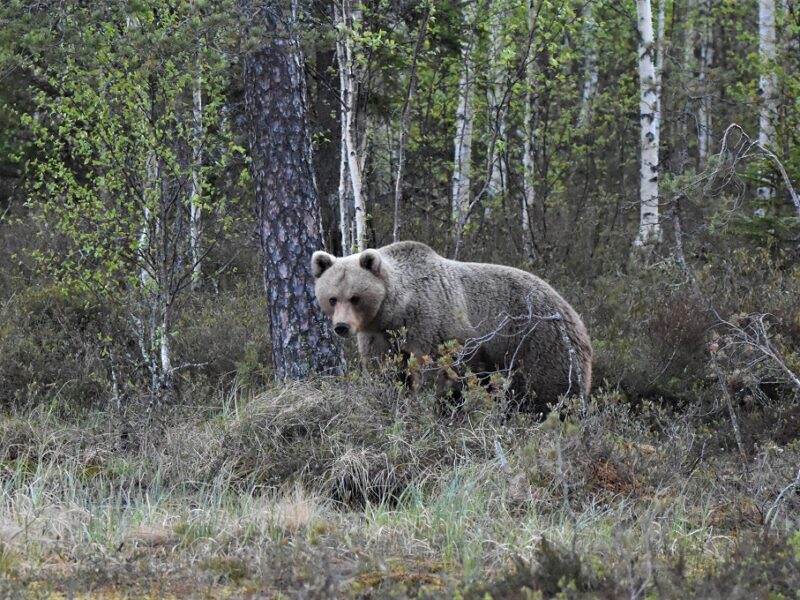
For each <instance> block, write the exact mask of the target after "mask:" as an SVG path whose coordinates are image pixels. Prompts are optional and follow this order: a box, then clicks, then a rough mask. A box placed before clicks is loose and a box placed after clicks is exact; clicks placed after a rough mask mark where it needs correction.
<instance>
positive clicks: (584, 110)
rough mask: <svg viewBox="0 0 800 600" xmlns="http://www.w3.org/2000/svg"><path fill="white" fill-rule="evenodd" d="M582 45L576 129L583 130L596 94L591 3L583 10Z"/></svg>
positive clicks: (595, 45)
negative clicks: (582, 54) (581, 75)
mask: <svg viewBox="0 0 800 600" xmlns="http://www.w3.org/2000/svg"><path fill="white" fill-rule="evenodd" d="M584 15H585V16H584V22H583V40H584V42H583V44H584V47H585V48H586V59H585V61H584V66H583V88H582V90H581V108H580V112H579V113H578V127H580V128H585V127H587V126H588V125H589V123H590V122H591V119H592V99H593V98H594V96H595V94H596V93H597V80H598V71H597V39H596V38H595V34H596V32H595V20H594V12H593V10H592V2H587V3H586V6H585V8H584Z"/></svg>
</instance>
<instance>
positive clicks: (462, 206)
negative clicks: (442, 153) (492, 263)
mask: <svg viewBox="0 0 800 600" xmlns="http://www.w3.org/2000/svg"><path fill="white" fill-rule="evenodd" d="M475 10H476V9H475V4H473V3H472V2H468V3H467V4H465V5H464V7H463V13H462V20H463V24H464V31H465V32H466V34H465V38H464V41H463V42H462V44H461V76H460V78H459V82H458V107H457V108H456V134H455V137H454V138H453V146H454V154H453V196H452V212H453V219H454V220H455V248H454V250H453V258H458V253H459V251H460V249H461V244H462V242H463V237H464V230H465V228H466V225H467V220H468V219H469V213H470V209H471V206H470V186H471V183H472V132H473V127H474V123H473V121H474V115H473V110H474V95H475V60H474V57H473V50H474V46H475V34H474V28H473V25H474V14H475Z"/></svg>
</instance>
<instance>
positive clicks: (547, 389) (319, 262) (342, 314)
mask: <svg viewBox="0 0 800 600" xmlns="http://www.w3.org/2000/svg"><path fill="white" fill-rule="evenodd" d="M312 269H313V273H314V278H315V279H316V293H317V299H318V300H319V302H320V305H321V306H322V309H323V310H324V311H325V313H326V314H327V315H328V316H329V317H330V318H331V319H332V320H333V325H334V329H335V331H336V332H337V333H338V334H339V335H342V336H348V335H350V334H357V336H358V349H359V352H360V353H361V356H362V358H363V359H364V360H365V362H369V361H370V359H374V358H380V357H382V356H384V355H385V354H386V353H388V352H389V350H390V335H391V334H389V333H387V332H397V331H400V330H401V329H403V328H405V330H406V334H405V336H404V339H403V341H402V347H401V348H399V350H400V351H402V352H406V353H408V354H415V355H418V356H421V355H425V354H429V355H434V354H435V352H436V348H437V346H438V345H439V344H442V343H444V342H447V341H450V340H457V341H458V342H459V343H460V344H463V346H464V350H463V351H462V355H463V358H464V360H465V362H466V364H467V365H469V367H470V368H471V369H472V370H473V372H476V373H481V372H484V373H486V372H491V371H498V370H499V371H504V372H506V373H508V374H511V375H512V376H513V380H512V381H513V386H512V387H513V388H514V389H515V391H516V392H517V396H518V397H520V398H521V399H522V401H523V404H522V407H523V408H526V409H532V408H536V409H537V410H538V409H539V408H543V406H544V405H545V404H549V403H552V402H554V401H555V400H557V398H558V396H559V395H561V394H565V393H570V394H585V393H586V392H588V390H589V387H590V386H591V379H592V346H591V342H590V341H589V334H588V333H587V331H586V327H584V325H583V322H582V321H581V318H580V317H579V316H578V314H577V313H576V312H575V310H574V309H573V308H572V307H571V306H570V305H569V304H568V303H567V302H566V300H564V299H563V298H562V297H561V296H560V295H559V294H558V292H556V291H555V290H554V289H553V288H552V287H550V286H549V285H548V284H547V283H545V282H544V281H542V280H541V279H539V278H538V277H535V276H534V275H531V274H530V273H526V272H525V271H521V270H519V269H514V268H512V267H505V266H501V265H493V264H483V263H465V262H457V261H453V260H448V259H446V258H444V257H442V256H439V255H438V254H437V253H436V252H434V251H433V250H432V249H430V248H429V247H428V246H426V245H425V244H421V243H419V242H399V243H396V244H391V245H389V246H384V247H383V248H379V249H377V250H365V251H364V252H361V253H360V254H355V255H353V256H348V257H345V258H336V257H334V256H332V255H330V254H327V253H325V252H315V253H314V256H313V258H312ZM532 400H533V402H531V401H532Z"/></svg>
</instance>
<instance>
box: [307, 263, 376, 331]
mask: <svg viewBox="0 0 800 600" xmlns="http://www.w3.org/2000/svg"><path fill="white" fill-rule="evenodd" d="M311 270H312V272H313V274H314V280H315V284H314V289H315V291H316V294H317V300H318V301H319V304H320V306H321V307H322V310H323V311H324V312H325V314H326V315H328V317H330V319H331V320H332V321H333V330H334V331H335V332H336V333H337V335H340V336H342V337H347V336H348V335H351V334H355V333H358V332H359V331H364V330H365V329H366V328H367V327H368V326H369V325H370V323H372V322H373V321H374V320H375V317H376V316H377V315H378V312H379V311H380V308H381V305H382V304H383V301H384V299H385V298H386V281H385V277H386V268H385V265H384V264H383V261H382V260H381V255H380V254H379V253H378V252H377V251H376V250H364V251H363V252H361V253H359V254H354V255H352V256H346V257H343V258H336V257H335V256H333V255H332V254H328V253H327V252H322V251H318V252H314V255H313V256H312V257H311Z"/></svg>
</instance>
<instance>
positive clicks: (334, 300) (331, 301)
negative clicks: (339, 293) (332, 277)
mask: <svg viewBox="0 0 800 600" xmlns="http://www.w3.org/2000/svg"><path fill="white" fill-rule="evenodd" d="M329 302H330V303H331V306H336V298H331V299H330V300H329Z"/></svg>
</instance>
